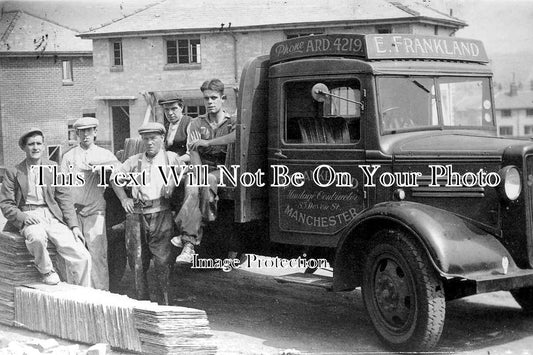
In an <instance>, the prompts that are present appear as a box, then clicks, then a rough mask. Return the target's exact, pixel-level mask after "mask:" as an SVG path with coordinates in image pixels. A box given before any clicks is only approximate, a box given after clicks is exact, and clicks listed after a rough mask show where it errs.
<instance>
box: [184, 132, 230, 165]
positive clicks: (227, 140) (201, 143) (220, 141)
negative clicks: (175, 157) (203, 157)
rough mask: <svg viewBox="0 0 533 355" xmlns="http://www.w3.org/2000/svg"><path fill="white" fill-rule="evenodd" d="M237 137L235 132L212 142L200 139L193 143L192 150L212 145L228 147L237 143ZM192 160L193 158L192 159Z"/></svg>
mask: <svg viewBox="0 0 533 355" xmlns="http://www.w3.org/2000/svg"><path fill="white" fill-rule="evenodd" d="M236 137H237V135H236V133H235V131H232V132H230V133H228V134H226V135H225V136H220V137H216V138H213V139H210V140H206V139H198V140H196V141H193V142H192V143H191V148H190V149H191V150H197V149H198V147H209V146H212V145H227V144H230V143H235V139H236ZM191 159H192V158H191Z"/></svg>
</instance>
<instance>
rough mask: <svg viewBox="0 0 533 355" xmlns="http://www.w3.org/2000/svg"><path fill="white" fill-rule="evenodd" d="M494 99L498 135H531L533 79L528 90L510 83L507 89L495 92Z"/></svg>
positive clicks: (532, 134)
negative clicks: (520, 88)
mask: <svg viewBox="0 0 533 355" xmlns="http://www.w3.org/2000/svg"><path fill="white" fill-rule="evenodd" d="M494 101H495V108H496V124H497V126H498V134H499V135H500V136H519V137H533V81H531V82H530V88H529V90H519V88H518V85H517V84H516V83H515V82H513V83H511V85H510V88H509V91H506V92H499V93H497V94H496V95H495V96H494Z"/></svg>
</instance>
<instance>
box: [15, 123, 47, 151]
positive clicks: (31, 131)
mask: <svg viewBox="0 0 533 355" xmlns="http://www.w3.org/2000/svg"><path fill="white" fill-rule="evenodd" d="M32 133H40V134H41V136H43V137H44V134H43V131H41V130H40V129H39V128H35V127H33V128H30V129H29V130H27V131H26V132H24V133H22V135H21V136H20V138H19V147H20V149H24V145H25V142H24V140H25V139H26V137H27V136H29V135H31V134H32Z"/></svg>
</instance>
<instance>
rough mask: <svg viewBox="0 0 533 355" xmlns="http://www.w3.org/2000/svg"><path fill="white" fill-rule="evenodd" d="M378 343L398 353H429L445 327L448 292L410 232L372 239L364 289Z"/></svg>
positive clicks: (390, 232)
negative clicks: (379, 340) (445, 291)
mask: <svg viewBox="0 0 533 355" xmlns="http://www.w3.org/2000/svg"><path fill="white" fill-rule="evenodd" d="M362 293H363V301H364V303H365V307H366V310H367V312H368V315H369V316H370V319H371V320H372V323H373V325H374V328H375V330H376V333H377V335H378V337H379V338H380V339H381V341H383V342H384V343H385V344H387V345H388V346H389V347H391V348H392V349H394V350H396V351H427V350H430V349H431V348H433V347H434V346H435V345H436V344H437V342H438V341H439V338H440V335H441V333H442V329H443V326H444V318H445V309H446V303H445V298H444V289H443V286H442V282H441V280H440V279H439V277H438V276H437V275H436V274H435V271H434V270H433V268H432V266H431V265H430V263H429V261H428V260H427V257H426V255H425V253H424V251H423V250H422V249H421V248H420V247H419V246H418V245H417V244H416V243H415V241H414V240H413V239H412V238H411V237H410V236H408V235H407V234H405V233H404V232H401V231H398V230H393V231H380V232H378V233H376V235H374V237H373V238H372V246H371V248H370V250H369V252H368V254H367V257H366V261H365V266H364V272H363V285H362Z"/></svg>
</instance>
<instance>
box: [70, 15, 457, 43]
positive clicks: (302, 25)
mask: <svg viewBox="0 0 533 355" xmlns="http://www.w3.org/2000/svg"><path fill="white" fill-rule="evenodd" d="M401 22H404V23H413V22H425V23H432V24H441V25H447V26H449V27H465V26H467V24H466V23H464V22H462V21H456V20H442V19H435V18H432V17H425V16H418V17H412V16H411V17H401V18H395V19H371V20H351V21H346V20H339V21H327V22H302V23H294V22H293V23H285V24H279V25H254V26H235V27H232V28H231V33H235V32H256V31H263V30H265V29H266V28H272V29H278V30H279V29H282V30H285V29H299V28H309V27H345V26H347V23H348V24H352V25H361V26H364V25H387V24H397V23H401ZM214 32H215V33H230V32H228V31H227V30H224V31H220V30H219V28H213V27H205V28H195V29H165V30H148V31H134V30H132V31H117V32H106V33H91V32H84V33H79V34H77V35H76V36H77V37H80V38H82V39H105V38H116V37H138V36H161V35H182V34H208V33H214Z"/></svg>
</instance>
